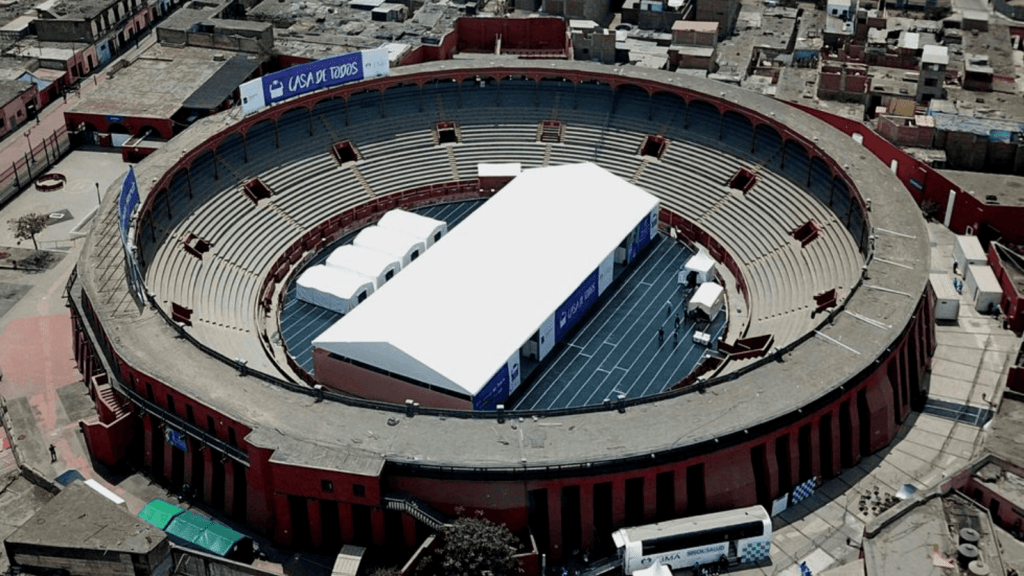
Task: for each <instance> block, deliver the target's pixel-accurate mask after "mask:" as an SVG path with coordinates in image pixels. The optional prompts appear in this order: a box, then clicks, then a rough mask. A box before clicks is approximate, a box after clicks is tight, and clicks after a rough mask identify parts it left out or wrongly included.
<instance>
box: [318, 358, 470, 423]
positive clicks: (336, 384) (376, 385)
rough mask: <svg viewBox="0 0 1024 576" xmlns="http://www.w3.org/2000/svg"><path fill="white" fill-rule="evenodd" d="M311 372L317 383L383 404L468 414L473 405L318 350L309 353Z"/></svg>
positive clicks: (466, 400)
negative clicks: (409, 402)
mask: <svg viewBox="0 0 1024 576" xmlns="http://www.w3.org/2000/svg"><path fill="white" fill-rule="evenodd" d="M313 372H314V374H316V380H317V382H319V383H321V384H323V385H324V386H328V387H330V388H333V389H335V390H339V391H342V392H348V393H350V394H355V395H356V396H359V397H361V398H370V399H373V400H383V401H385V402H394V403H396V404H405V401H406V400H413V401H416V402H419V403H420V404H422V405H424V406H433V407H437V408H453V409H455V410H471V409H472V408H473V402H472V400H470V398H469V397H463V398H459V397H457V396H455V395H453V394H451V393H444V392H441V391H439V390H438V389H436V388H427V387H425V386H422V385H417V384H413V383H411V382H407V381H405V380H399V379H397V378H392V377H390V376H388V375H386V374H382V373H380V372H376V371H374V370H370V369H369V368H363V367H361V366H356V365H355V364H353V363H350V362H346V361H344V360H342V359H340V358H337V357H335V356H332V355H331V353H330V352H328V351H327V350H324V349H322V348H314V349H313Z"/></svg>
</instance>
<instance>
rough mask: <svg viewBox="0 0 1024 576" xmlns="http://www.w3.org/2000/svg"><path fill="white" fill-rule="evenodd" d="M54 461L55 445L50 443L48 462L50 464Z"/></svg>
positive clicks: (55, 458) (55, 454)
mask: <svg viewBox="0 0 1024 576" xmlns="http://www.w3.org/2000/svg"><path fill="white" fill-rule="evenodd" d="M56 461H57V447H56V446H54V445H53V444H50V463H51V464H52V463H54V462H56Z"/></svg>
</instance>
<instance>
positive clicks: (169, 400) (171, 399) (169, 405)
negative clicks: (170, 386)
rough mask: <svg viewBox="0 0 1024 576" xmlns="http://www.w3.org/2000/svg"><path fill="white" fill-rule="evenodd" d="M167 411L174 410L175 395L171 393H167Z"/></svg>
mask: <svg viewBox="0 0 1024 576" xmlns="http://www.w3.org/2000/svg"><path fill="white" fill-rule="evenodd" d="M167 411H168V412H172V413H173V412H174V396H172V395H171V394H168V395H167Z"/></svg>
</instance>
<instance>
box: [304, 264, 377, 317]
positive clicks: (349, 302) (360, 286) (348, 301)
mask: <svg viewBox="0 0 1024 576" xmlns="http://www.w3.org/2000/svg"><path fill="white" fill-rule="evenodd" d="M373 291H374V283H373V278H370V277H369V276H363V275H362V274H357V273H355V272H353V271H351V270H346V269H343V268H334V267H332V266H310V267H309V268H308V269H306V271H304V272H303V273H302V275H300V276H299V279H298V280H297V281H296V282H295V297H296V298H298V299H299V300H301V301H303V302H308V303H310V304H313V305H315V306H319V307H321V308H326V309H327V310H330V311H332V312H337V313H338V314H347V313H348V312H349V311H350V310H352V309H353V308H355V306H356V304H359V303H360V302H362V301H363V300H366V298H367V297H368V296H369V295H370V294H373Z"/></svg>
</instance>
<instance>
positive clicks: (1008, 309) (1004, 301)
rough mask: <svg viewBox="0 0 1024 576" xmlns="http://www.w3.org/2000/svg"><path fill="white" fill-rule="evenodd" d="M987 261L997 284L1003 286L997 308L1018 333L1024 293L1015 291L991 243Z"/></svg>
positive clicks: (1023, 321)
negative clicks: (997, 281)
mask: <svg viewBox="0 0 1024 576" xmlns="http://www.w3.org/2000/svg"><path fill="white" fill-rule="evenodd" d="M988 263H989V265H990V266H992V271H993V272H995V275H996V278H997V279H998V280H999V285H1000V286H1002V288H1003V297H1002V298H1001V299H1000V301H999V309H1000V310H1002V312H1003V315H1004V316H1006V321H1007V324H1008V325H1009V327H1010V330H1013V331H1014V332H1016V333H1017V334H1018V335H1020V334H1021V332H1024V294H1021V293H1020V292H1018V291H1017V286H1016V285H1015V284H1014V282H1013V278H1011V277H1010V274H1009V273H1008V272H1007V271H1006V269H1005V268H1004V266H1003V261H1002V259H1000V258H999V254H998V253H997V252H996V249H995V246H993V245H989V247H988Z"/></svg>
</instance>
